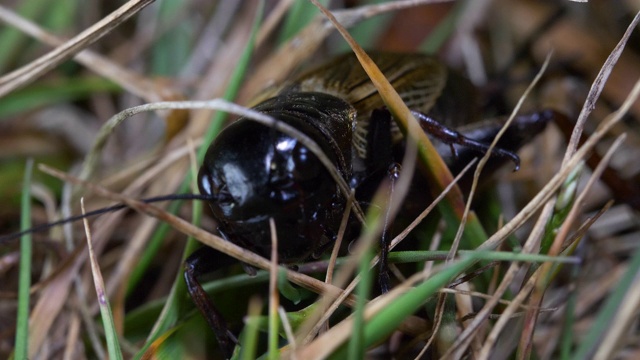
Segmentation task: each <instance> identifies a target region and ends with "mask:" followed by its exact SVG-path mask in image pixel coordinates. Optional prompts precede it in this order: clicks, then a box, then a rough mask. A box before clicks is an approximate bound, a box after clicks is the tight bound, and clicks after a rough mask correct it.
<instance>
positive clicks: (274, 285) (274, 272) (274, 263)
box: [268, 218, 280, 360]
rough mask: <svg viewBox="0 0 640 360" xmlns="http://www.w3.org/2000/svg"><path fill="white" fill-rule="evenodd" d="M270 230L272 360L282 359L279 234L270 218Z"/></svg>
mask: <svg viewBox="0 0 640 360" xmlns="http://www.w3.org/2000/svg"><path fill="white" fill-rule="evenodd" d="M269 229H270V230H271V260H270V265H271V266H270V268H269V355H268V358H269V359H270V360H277V359H279V358H280V352H279V351H278V337H279V332H278V328H279V326H280V325H279V321H278V308H279V307H280V298H279V297H278V234H277V233H276V222H275V221H274V220H273V218H269Z"/></svg>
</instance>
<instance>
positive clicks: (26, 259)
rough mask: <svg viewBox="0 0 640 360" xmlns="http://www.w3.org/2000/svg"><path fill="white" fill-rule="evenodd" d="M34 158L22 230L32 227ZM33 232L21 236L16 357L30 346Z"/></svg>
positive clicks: (24, 191)
mask: <svg viewBox="0 0 640 360" xmlns="http://www.w3.org/2000/svg"><path fill="white" fill-rule="evenodd" d="M32 174H33V160H31V159H29V160H28V161H27V166H26V168H25V170H24V180H23V183H22V197H21V202H22V210H21V212H20V230H26V229H29V228H31V175H32ZM31 253H32V248H31V234H26V235H22V237H21V238H20V279H19V283H18V316H17V325H16V345H15V346H16V347H15V358H16V359H27V358H28V350H29V349H28V347H29V295H30V294H29V288H30V287H31Z"/></svg>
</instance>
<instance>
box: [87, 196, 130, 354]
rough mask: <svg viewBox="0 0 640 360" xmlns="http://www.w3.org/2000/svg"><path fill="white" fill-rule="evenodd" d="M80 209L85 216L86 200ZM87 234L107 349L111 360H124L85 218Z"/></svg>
mask: <svg viewBox="0 0 640 360" xmlns="http://www.w3.org/2000/svg"><path fill="white" fill-rule="evenodd" d="M80 207H81V209H82V214H85V210H84V199H80ZM82 222H83V223H84V229H85V233H86V235H87V248H88V250H89V260H90V262H91V273H92V275H93V284H94V286H95V288H96V297H97V299H98V304H99V306H100V315H101V317H102V326H103V328H104V333H105V337H106V339H107V349H108V351H109V358H111V359H116V360H122V350H121V349H120V345H119V342H118V333H117V332H116V327H115V324H114V322H113V315H112V313H111V307H110V306H109V299H108V298H107V295H106V291H105V288H104V280H103V279H102V272H101V271H100V266H99V265H98V261H97V259H96V256H95V253H94V252H93V243H92V241H91V231H90V230H89V221H88V220H87V219H86V218H84V219H82Z"/></svg>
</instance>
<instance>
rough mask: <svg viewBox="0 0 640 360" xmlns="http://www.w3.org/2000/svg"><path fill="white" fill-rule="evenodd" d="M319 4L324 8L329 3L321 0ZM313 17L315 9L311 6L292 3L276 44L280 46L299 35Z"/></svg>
mask: <svg viewBox="0 0 640 360" xmlns="http://www.w3.org/2000/svg"><path fill="white" fill-rule="evenodd" d="M321 2H322V4H323V5H325V6H326V5H327V3H328V2H329V1H327V0H321ZM315 15H316V12H315V8H314V7H313V5H312V4H310V3H309V2H307V1H294V2H293V4H292V5H291V7H290V8H289V13H288V14H287V17H286V19H285V21H284V25H283V26H282V30H281V31H280V35H279V41H278V42H279V43H280V44H282V43H283V42H285V41H287V40H289V39H291V38H292V37H293V36H295V35H297V34H299V33H300V31H301V30H302V29H303V28H304V27H305V26H306V25H307V24H309V23H310V22H311V20H312V19H313V17H314V16H315Z"/></svg>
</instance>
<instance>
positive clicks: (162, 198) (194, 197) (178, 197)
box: [0, 194, 211, 245]
mask: <svg viewBox="0 0 640 360" xmlns="http://www.w3.org/2000/svg"><path fill="white" fill-rule="evenodd" d="M172 200H204V201H207V200H211V196H210V195H202V194H170V195H161V196H155V197H151V198H146V199H140V200H139V201H142V202H144V203H147V204H150V203H155V202H160V201H172ZM127 207H128V206H127V205H125V204H116V205H112V206H107V207H104V208H101V209H97V210H93V211H89V212H87V213H85V214H84V215H75V216H71V217H68V218H66V219H62V220H58V221H55V222H52V223H48V224H42V225H37V226H34V227H32V228H29V229H27V230H23V231H20V232H15V233H12V234H8V235H2V236H0V245H2V244H4V243H7V242H9V241H11V240H15V239H18V238H20V237H21V236H23V235H27V234H33V233H37V232H41V231H45V230H48V229H51V228H52V227H55V226H60V225H64V224H67V223H71V222H74V221H78V220H82V219H84V218H88V217H91V216H96V215H101V214H106V213H109V212H113V211H118V210H122V209H124V208H127Z"/></svg>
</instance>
